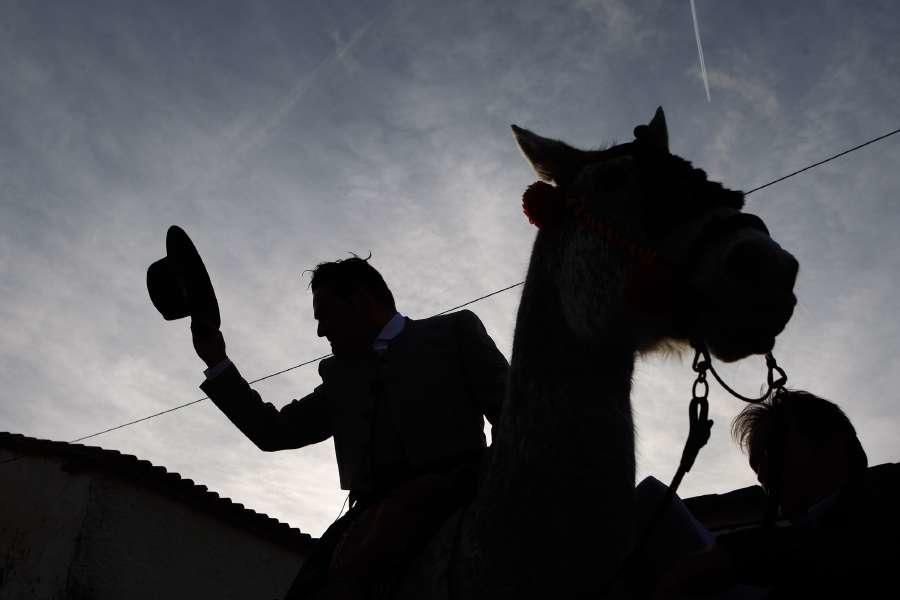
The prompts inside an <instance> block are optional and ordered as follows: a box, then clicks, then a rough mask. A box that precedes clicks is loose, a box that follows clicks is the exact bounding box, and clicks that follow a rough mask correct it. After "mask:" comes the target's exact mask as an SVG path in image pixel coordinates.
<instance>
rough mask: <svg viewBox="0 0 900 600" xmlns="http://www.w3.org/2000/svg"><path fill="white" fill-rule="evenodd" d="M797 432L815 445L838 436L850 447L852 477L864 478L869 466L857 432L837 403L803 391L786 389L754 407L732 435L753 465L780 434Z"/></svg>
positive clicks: (740, 417) (736, 421) (737, 421)
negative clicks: (777, 433) (862, 476)
mask: <svg viewBox="0 0 900 600" xmlns="http://www.w3.org/2000/svg"><path fill="white" fill-rule="evenodd" d="M791 430H793V431H797V432H798V433H801V434H802V435H804V436H806V437H807V438H809V439H811V440H812V441H813V442H815V443H825V442H827V441H830V440H832V439H834V437H835V436H838V437H843V439H844V440H845V442H846V444H847V463H848V466H849V473H848V475H849V476H850V477H851V478H853V477H858V476H861V475H862V474H863V473H864V472H865V470H866V468H867V467H868V464H869V459H868V457H867V456H866V451H865V450H864V449H863V447H862V444H861V443H860V441H859V437H857V435H856V429H855V428H854V427H853V424H852V423H851V422H850V419H848V418H847V415H846V414H844V411H842V410H841V409H840V407H839V406H838V405H837V404H835V403H834V402H830V401H828V400H825V399H824V398H819V397H818V396H816V395H814V394H811V393H809V392H805V391H802V390H784V391H783V392H781V393H780V394H779V395H778V396H777V397H774V398H769V399H767V400H765V401H764V402H761V403H759V404H750V405H748V406H747V407H746V408H744V410H742V411H741V412H740V414H738V416H737V417H735V419H734V422H733V423H732V425H731V433H732V436H733V437H734V439H735V441H736V442H737V443H738V444H739V445H740V446H741V448H742V449H743V450H744V451H745V452H746V453H747V455H748V456H749V458H750V462H751V464H752V463H754V462H758V461H759V460H761V459H762V460H765V458H764V457H765V456H767V455H768V453H769V451H770V447H771V445H772V444H773V443H779V442H778V441H776V440H774V435H775V434H776V432H777V431H781V432H784V431H791Z"/></svg>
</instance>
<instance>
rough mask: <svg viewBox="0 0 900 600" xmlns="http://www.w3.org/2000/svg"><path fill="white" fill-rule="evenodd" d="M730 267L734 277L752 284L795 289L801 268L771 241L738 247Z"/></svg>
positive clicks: (730, 257) (766, 240) (744, 243)
mask: <svg viewBox="0 0 900 600" xmlns="http://www.w3.org/2000/svg"><path fill="white" fill-rule="evenodd" d="M726 266H727V268H728V269H729V270H730V272H731V274H732V276H733V277H736V278H738V279H740V280H741V281H744V282H745V283H750V284H765V285H770V286H774V287H775V288H777V289H780V288H782V287H786V288H788V289H793V287H794V283H795V282H796V280H797V272H798V270H799V268H800V265H799V263H798V262H797V259H796V258H794V257H793V256H791V255H790V254H789V253H787V252H785V251H784V250H783V249H782V248H781V247H780V246H779V245H778V244H776V243H774V242H772V241H771V240H768V239H764V240H755V239H751V240H745V241H743V242H740V243H738V244H737V246H735V247H734V248H733V249H732V250H731V253H730V254H729V256H728V259H727V261H726Z"/></svg>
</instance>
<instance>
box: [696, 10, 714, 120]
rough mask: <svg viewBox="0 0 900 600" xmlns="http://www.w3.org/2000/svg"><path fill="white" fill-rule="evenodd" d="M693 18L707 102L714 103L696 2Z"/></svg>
mask: <svg viewBox="0 0 900 600" xmlns="http://www.w3.org/2000/svg"><path fill="white" fill-rule="evenodd" d="M691 17H692V18H693V19H694V37H695V38H697V54H699V55H700V72H701V73H702V74H703V86H704V87H705V88H706V101H707V102H712V98H710V97H709V78H708V77H707V76H706V63H705V62H704V61H703V44H701V43H700V26H699V25H698V24H697V9H696V7H695V6H694V0H691Z"/></svg>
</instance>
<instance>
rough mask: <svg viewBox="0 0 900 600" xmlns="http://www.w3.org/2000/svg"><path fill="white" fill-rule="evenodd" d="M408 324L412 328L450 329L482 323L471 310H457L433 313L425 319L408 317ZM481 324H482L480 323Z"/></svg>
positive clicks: (470, 326) (468, 327)
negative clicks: (433, 314) (441, 313)
mask: <svg viewBox="0 0 900 600" xmlns="http://www.w3.org/2000/svg"><path fill="white" fill-rule="evenodd" d="M408 324H409V325H411V326H412V327H413V328H421V329H434V330H441V329H451V328H459V327H463V328H467V329H470V328H472V327H475V326H478V325H482V323H481V319H479V318H478V315H476V314H475V313H474V312H472V311H471V310H465V309H464V310H458V311H456V312H451V313H446V314H443V315H435V316H433V317H427V318H425V319H410V320H409V323H408ZM482 326H483V325H482Z"/></svg>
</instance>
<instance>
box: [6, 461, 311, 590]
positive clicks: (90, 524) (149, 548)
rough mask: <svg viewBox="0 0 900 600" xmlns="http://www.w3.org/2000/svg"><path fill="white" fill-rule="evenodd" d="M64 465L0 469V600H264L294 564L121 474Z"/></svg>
mask: <svg viewBox="0 0 900 600" xmlns="http://www.w3.org/2000/svg"><path fill="white" fill-rule="evenodd" d="M8 456H11V455H10V454H8V453H5V452H4V451H2V450H0V461H2V460H4V459H5V458H6V457H8ZM64 463H65V460H64V459H63V458H47V457H26V458H23V459H21V460H17V461H14V462H11V463H7V464H3V465H0V599H2V600H7V599H9V600H18V599H22V600H25V599H27V600H35V599H48V600H49V599H54V600H55V599H57V598H58V599H63V598H65V599H67V600H80V599H82V598H85V599H86V598H91V599H96V600H104V599H110V600H113V599H115V600H119V599H123V598H128V599H129V600H142V599H147V600H150V599H154V600H157V599H160V598H166V599H167V600H168V599H172V600H176V599H179V598H185V599H188V598H190V599H192V600H195V599H196V598H216V599H222V600H225V599H243V598H246V599H248V600H249V599H253V600H259V599H267V600H268V599H272V598H278V597H280V596H281V595H282V594H283V593H284V592H285V591H286V589H287V587H288V586H289V585H290V583H291V581H292V579H293V577H294V575H295V574H296V572H297V570H298V568H299V566H300V562H301V558H302V550H301V549H299V548H290V547H288V546H287V545H285V544H283V543H277V542H274V541H270V540H268V539H266V537H265V536H263V535H259V534H257V533H255V532H253V531H250V530H248V529H247V528H245V527H241V526H235V525H233V524H230V523H229V522H228V520H227V518H223V517H219V516H215V515H213V514H210V513H208V512H205V511H204V510H202V509H199V508H196V507H193V506H191V505H190V504H189V503H188V502H185V501H184V500H182V499H179V498H177V497H176V498H172V497H169V495H168V494H166V493H163V492H160V491H158V490H156V489H154V488H153V487H152V486H148V485H145V484H142V483H141V482H140V481H131V480H129V478H128V477H127V476H126V477H121V476H119V475H116V474H115V473H108V472H104V471H101V470H98V469H97V468H96V467H91V468H89V469H88V470H76V471H74V472H66V471H65V470H63V468H62V467H63V465H64Z"/></svg>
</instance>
